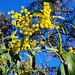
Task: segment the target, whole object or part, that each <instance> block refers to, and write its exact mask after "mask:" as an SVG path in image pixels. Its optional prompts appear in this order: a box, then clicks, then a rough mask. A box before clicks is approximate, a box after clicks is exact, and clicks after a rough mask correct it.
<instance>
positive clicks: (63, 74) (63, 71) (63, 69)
mask: <svg viewBox="0 0 75 75" xmlns="http://www.w3.org/2000/svg"><path fill="white" fill-rule="evenodd" d="M61 75H68V66H67V65H66V64H64V63H62V66H61Z"/></svg>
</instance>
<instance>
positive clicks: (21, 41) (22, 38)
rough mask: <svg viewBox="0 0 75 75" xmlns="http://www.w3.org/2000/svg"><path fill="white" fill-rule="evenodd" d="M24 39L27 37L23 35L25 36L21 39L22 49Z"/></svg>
mask: <svg viewBox="0 0 75 75" xmlns="http://www.w3.org/2000/svg"><path fill="white" fill-rule="evenodd" d="M24 39H25V36H23V38H22V40H21V45H20V50H21V49H22V46H23V43H24Z"/></svg>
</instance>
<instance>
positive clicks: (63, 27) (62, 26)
mask: <svg viewBox="0 0 75 75" xmlns="http://www.w3.org/2000/svg"><path fill="white" fill-rule="evenodd" d="M61 28H62V30H63V32H64V34H65V35H66V33H67V31H66V27H65V25H64V24H63V23H61Z"/></svg>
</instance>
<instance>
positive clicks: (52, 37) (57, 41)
mask: <svg viewBox="0 0 75 75" xmlns="http://www.w3.org/2000/svg"><path fill="white" fill-rule="evenodd" d="M52 38H55V39H56V41H57V43H58V53H60V45H59V40H58V39H57V38H56V37H55V36H52Z"/></svg>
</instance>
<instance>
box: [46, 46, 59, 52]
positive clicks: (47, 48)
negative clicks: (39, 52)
mask: <svg viewBox="0 0 75 75" xmlns="http://www.w3.org/2000/svg"><path fill="white" fill-rule="evenodd" d="M45 49H46V50H52V51H58V50H57V49H55V48H49V47H47V46H45Z"/></svg>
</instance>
